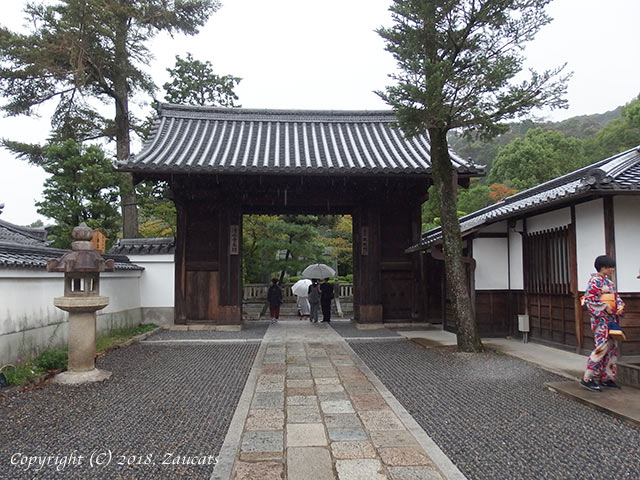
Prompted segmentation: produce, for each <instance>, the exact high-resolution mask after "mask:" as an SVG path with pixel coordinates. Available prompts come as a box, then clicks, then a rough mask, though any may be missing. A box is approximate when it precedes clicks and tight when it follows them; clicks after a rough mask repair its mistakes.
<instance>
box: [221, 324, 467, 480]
mask: <svg viewBox="0 0 640 480" xmlns="http://www.w3.org/2000/svg"><path fill="white" fill-rule="evenodd" d="M212 478H214V479H228V478H232V479H235V480H245V479H246V480H248V479H261V480H271V479H281V478H285V479H289V480H306V479H313V480H324V479H340V480H356V479H366V480H377V479H380V480H382V479H391V480H405V479H433V480H443V479H445V478H452V479H453V478H459V479H463V478H464V477H463V476H462V474H461V473H460V472H459V471H458V470H457V469H456V467H455V466H454V465H453V464H452V463H451V462H450V461H449V460H448V459H447V458H446V457H445V456H444V454H442V452H441V451H440V449H439V448H438V447H437V446H436V445H435V444H434V443H433V442H432V441H431V439H430V438H429V437H428V436H427V435H426V434H425V433H424V431H422V429H420V427H419V426H418V425H417V423H415V421H414V420H413V419H412V418H411V416H409V414H408V413H407V412H406V411H405V410H404V408H403V407H402V406H400V404H399V403H398V402H397V401H396V400H395V398H394V397H393V396H392V395H391V394H390V393H389V391H388V390H387V389H386V388H385V387H384V386H383V385H382V383H380V381H379V380H378V379H377V378H376V377H375V376H374V375H373V373H372V372H371V371H370V370H369V369H368V368H367V367H366V365H364V364H363V363H362V361H361V360H360V359H359V358H358V357H357V355H356V354H355V353H354V352H353V350H351V348H350V347H349V346H348V344H347V343H346V342H345V341H344V339H343V338H342V337H340V336H339V335H338V334H337V333H336V332H335V331H334V330H333V328H331V327H329V326H326V325H319V324H309V323H307V322H300V321H298V320H294V321H281V322H280V323H279V324H276V325H272V326H271V327H270V328H269V330H268V331H267V333H266V334H265V336H264V338H263V342H262V345H261V347H260V350H259V352H258V354H257V356H256V361H255V363H254V367H253V369H252V372H251V374H250V376H249V380H248V381H247V384H246V386H245V391H244V392H243V395H242V397H241V399H240V403H239V406H238V409H237V410H236V414H235V416H234V419H233V421H232V424H231V427H230V430H229V433H228V434H227V438H226V439H225V445H224V446H223V448H222V451H221V454H220V463H219V464H218V465H217V466H216V469H215V471H214V473H213V476H212Z"/></svg>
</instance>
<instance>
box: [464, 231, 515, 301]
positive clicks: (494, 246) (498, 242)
mask: <svg viewBox="0 0 640 480" xmlns="http://www.w3.org/2000/svg"><path fill="white" fill-rule="evenodd" d="M483 231H484V230H483ZM507 251H508V248H507V239H506V238H475V239H474V240H473V258H474V259H475V261H476V273H475V286H476V290H506V289H507V288H509V268H508V265H507Z"/></svg>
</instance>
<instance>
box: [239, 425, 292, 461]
mask: <svg viewBox="0 0 640 480" xmlns="http://www.w3.org/2000/svg"><path fill="white" fill-rule="evenodd" d="M283 450H284V432H283V431H282V430H276V431H256V432H245V433H244V435H243V436H242V445H241V446H240V459H241V460H264V459H271V458H282V454H283Z"/></svg>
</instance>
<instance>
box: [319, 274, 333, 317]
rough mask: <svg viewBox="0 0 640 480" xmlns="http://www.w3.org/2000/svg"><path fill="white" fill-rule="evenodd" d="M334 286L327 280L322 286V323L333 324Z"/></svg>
mask: <svg viewBox="0 0 640 480" xmlns="http://www.w3.org/2000/svg"><path fill="white" fill-rule="evenodd" d="M333 298H334V294H333V284H331V283H329V279H328V278H325V279H324V282H322V284H321V285H320V306H321V307H322V323H330V322H331V300H333Z"/></svg>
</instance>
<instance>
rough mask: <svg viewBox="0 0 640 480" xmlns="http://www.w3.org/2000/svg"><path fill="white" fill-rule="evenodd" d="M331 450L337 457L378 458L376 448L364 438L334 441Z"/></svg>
mask: <svg viewBox="0 0 640 480" xmlns="http://www.w3.org/2000/svg"><path fill="white" fill-rule="evenodd" d="M331 452H332V453H333V456H334V457H335V458H337V459H356V458H376V450H375V448H373V445H371V442H368V441H364V440H358V441H344V442H333V443H331Z"/></svg>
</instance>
